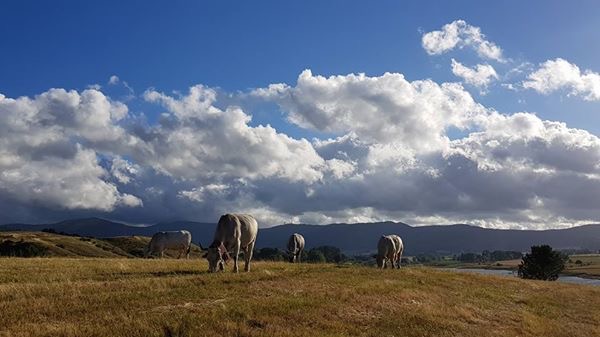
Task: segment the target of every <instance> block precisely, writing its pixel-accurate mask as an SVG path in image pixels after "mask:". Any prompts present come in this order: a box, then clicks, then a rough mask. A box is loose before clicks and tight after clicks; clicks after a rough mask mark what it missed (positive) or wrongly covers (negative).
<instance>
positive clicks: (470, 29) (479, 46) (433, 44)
mask: <svg viewBox="0 0 600 337" xmlns="http://www.w3.org/2000/svg"><path fill="white" fill-rule="evenodd" d="M421 43H422V46H423V48H424V49H425V51H426V52H427V53H428V54H429V55H439V54H443V53H446V52H448V51H450V50H453V49H454V48H464V47H470V48H473V49H474V50H475V51H476V52H477V54H478V55H479V56H480V57H483V58H487V59H491V60H495V61H499V62H504V58H503V57H502V49H501V48H500V47H498V46H497V45H496V44H495V43H493V42H491V41H488V40H486V38H485V35H484V34H483V33H481V29H480V28H479V27H475V26H471V25H469V24H468V23H466V22H465V21H463V20H456V21H453V22H451V23H449V24H446V25H444V26H443V27H442V29H441V30H434V31H431V32H428V33H425V34H423V37H422V39H421Z"/></svg>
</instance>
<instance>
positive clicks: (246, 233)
mask: <svg viewBox="0 0 600 337" xmlns="http://www.w3.org/2000/svg"><path fill="white" fill-rule="evenodd" d="M257 234H258V223H257V222H256V219H254V217H252V216H251V215H247V214H225V215H222V216H221V218H220V219H219V223H218V224H217V229H216V230H215V238H214V240H213V242H212V243H211V244H210V246H209V247H208V252H207V253H206V255H205V257H206V258H207V259H208V271H209V272H211V273H214V272H216V271H217V269H220V270H223V263H224V259H223V258H224V257H227V258H229V252H230V251H233V271H234V272H235V273H237V272H238V255H239V253H240V250H242V249H243V250H244V258H245V260H246V264H245V266H244V270H245V271H249V270H250V260H251V259H252V252H253V250H254V244H255V243H256V235H257Z"/></svg>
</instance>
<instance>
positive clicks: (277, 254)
mask: <svg viewBox="0 0 600 337" xmlns="http://www.w3.org/2000/svg"><path fill="white" fill-rule="evenodd" d="M285 256H286V253H284V252H282V251H281V250H279V249H277V248H268V247H265V248H261V249H258V250H255V251H254V253H253V254H252V257H253V258H254V259H256V260H262V261H284V260H285Z"/></svg>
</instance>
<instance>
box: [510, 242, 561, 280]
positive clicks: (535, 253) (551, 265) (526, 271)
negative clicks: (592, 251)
mask: <svg viewBox="0 0 600 337" xmlns="http://www.w3.org/2000/svg"><path fill="white" fill-rule="evenodd" d="M567 259H568V257H567V256H566V255H563V254H561V253H560V252H559V251H556V250H553V249H552V247H550V246H548V245H542V246H532V247H531V253H527V254H525V256H523V261H521V264H520V265H519V271H518V273H519V277H521V278H525V279H535V280H545V281H556V279H558V274H560V272H562V271H563V270H564V269H565V262H566V261H567Z"/></svg>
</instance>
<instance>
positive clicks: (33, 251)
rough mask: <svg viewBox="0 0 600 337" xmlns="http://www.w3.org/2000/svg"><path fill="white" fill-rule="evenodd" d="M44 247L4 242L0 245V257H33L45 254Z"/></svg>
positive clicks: (33, 244) (27, 243) (10, 241)
mask: <svg viewBox="0 0 600 337" xmlns="http://www.w3.org/2000/svg"><path fill="white" fill-rule="evenodd" d="M47 251H48V250H47V249H46V247H44V246H41V245H38V244H35V243H32V242H24V241H22V240H21V241H12V240H6V241H3V242H1V243H0V256H14V257H33V256H44V255H46V253H47Z"/></svg>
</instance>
